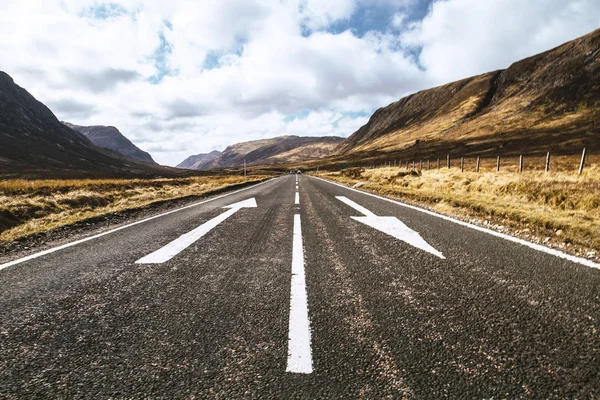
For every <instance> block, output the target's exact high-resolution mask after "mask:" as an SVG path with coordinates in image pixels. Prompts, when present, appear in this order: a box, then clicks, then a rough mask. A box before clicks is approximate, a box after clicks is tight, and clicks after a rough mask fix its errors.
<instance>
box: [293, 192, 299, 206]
mask: <svg viewBox="0 0 600 400" xmlns="http://www.w3.org/2000/svg"><path fill="white" fill-rule="evenodd" d="M294 204H300V193H298V192H296V197H295V198H294Z"/></svg>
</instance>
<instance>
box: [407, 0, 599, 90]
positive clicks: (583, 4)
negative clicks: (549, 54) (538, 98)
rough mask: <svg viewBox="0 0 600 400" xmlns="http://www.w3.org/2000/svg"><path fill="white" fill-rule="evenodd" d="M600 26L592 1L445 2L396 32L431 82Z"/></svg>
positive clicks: (495, 65) (503, 64)
mask: <svg viewBox="0 0 600 400" xmlns="http://www.w3.org/2000/svg"><path fill="white" fill-rule="evenodd" d="M598 27H600V2H598V1H597V0H572V1H564V0H528V1H522V0H493V1H481V0H448V1H436V2H435V3H433V6H432V8H431V10H430V13H429V14H428V15H427V17H425V18H424V19H423V20H422V21H420V22H418V23H416V24H414V25H413V27H412V29H411V30H410V31H408V32H405V33H404V34H403V35H402V41H403V43H405V44H407V45H409V44H410V45H413V46H417V47H421V48H422V51H421V56H420V62H421V65H422V66H423V67H424V68H425V69H426V70H427V74H428V75H429V78H430V79H431V80H432V82H435V83H436V84H441V83H445V82H448V81H452V80H456V79H460V78H464V77H468V76H471V75H474V74H479V73H482V72H486V71H491V70H495V69H501V68H507V67H508V66H509V65H510V64H511V63H512V62H515V61H518V60H520V59H522V58H525V57H528V56H531V55H534V54H536V53H538V52H541V51H544V50H548V49H550V48H552V47H555V46H558V45H560V44H562V43H564V42H566V41H569V40H571V39H574V38H576V37H578V36H582V35H584V34H586V33H588V32H590V31H592V30H594V29H597V28H598Z"/></svg>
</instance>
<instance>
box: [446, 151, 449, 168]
mask: <svg viewBox="0 0 600 400" xmlns="http://www.w3.org/2000/svg"><path fill="white" fill-rule="evenodd" d="M446 166H447V167H448V169H450V154H448V155H447V156H446Z"/></svg>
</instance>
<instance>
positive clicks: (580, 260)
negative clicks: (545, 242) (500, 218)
mask: <svg viewBox="0 0 600 400" xmlns="http://www.w3.org/2000/svg"><path fill="white" fill-rule="evenodd" d="M313 178H315V179H318V180H321V181H323V182H327V183H329V184H331V185H336V186H339V187H343V188H344V189H348V190H351V191H353V192H357V193H360V194H364V195H366V196H371V197H375V198H376V199H380V200H385V201H387V202H389V203H394V204H396V205H399V206H401V207H405V208H409V209H411V210H415V211H419V212H422V213H425V214H427V215H431V216H434V217H438V218H441V219H444V220H446V221H450V222H454V223H455V224H458V225H462V226H465V227H467V228H471V229H475V230H476V231H479V232H484V233H487V234H490V235H492V236H496V237H499V238H502V239H505V240H508V241H510V242H514V243H518V244H521V245H523V246H527V247H529V248H531V249H534V250H537V251H541V252H542V253H546V254H550V255H553V256H556V257H559V258H563V259H565V260H569V261H571V262H574V263H577V264H581V265H585V266H586V267H590V268H596V269H600V264H598V263H595V262H593V261H591V260H586V259H585V258H581V257H577V256H572V255H570V254H566V253H563V252H562V251H559V250H555V249H552V248H550V247H546V246H542V245H539V244H536V243H531V242H528V241H526V240H523V239H519V238H516V237H514V236H510V235H507V234H505V233H500V232H496V231H493V230H491V229H487V228H482V227H480V226H477V225H473V224H470V223H468V222H464V221H461V220H458V219H454V218H452V217H448V216H446V215H442V214H438V213H436V212H433V211H429V210H425V209H423V208H419V207H416V206H412V205H409V204H405V203H402V202H400V201H397V200H392V199H388V198H385V197H382V196H378V195H376V194H373V193H368V192H363V191H362V190H358V189H354V188H351V187H348V186H345V185H342V184H341V183H337V182H332V181H328V180H327V179H323V178H319V177H316V176H313Z"/></svg>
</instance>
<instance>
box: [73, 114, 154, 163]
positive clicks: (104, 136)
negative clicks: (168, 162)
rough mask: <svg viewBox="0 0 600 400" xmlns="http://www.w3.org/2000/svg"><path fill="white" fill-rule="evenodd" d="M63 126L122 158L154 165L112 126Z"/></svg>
mask: <svg viewBox="0 0 600 400" xmlns="http://www.w3.org/2000/svg"><path fill="white" fill-rule="evenodd" d="M63 124H65V125H66V126H68V127H69V128H71V129H75V130H76V131H77V132H79V133H82V134H83V135H84V136H85V137H87V138H88V139H90V141H91V142H92V143H94V144H95V145H96V146H100V147H104V148H106V149H110V150H114V151H116V152H118V153H121V154H123V155H124V156H127V157H131V158H135V159H137V160H140V161H144V162H147V163H150V164H156V162H155V161H154V160H153V159H152V156H150V154H148V153H146V152H145V151H143V150H141V149H140V148H138V147H137V146H136V145H135V144H133V143H132V142H131V141H130V140H129V139H127V138H126V137H125V136H123V134H122V133H121V132H119V130H118V129H117V128H115V127H114V126H103V125H94V126H81V125H75V124H71V123H69V122H64V121H63Z"/></svg>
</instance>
